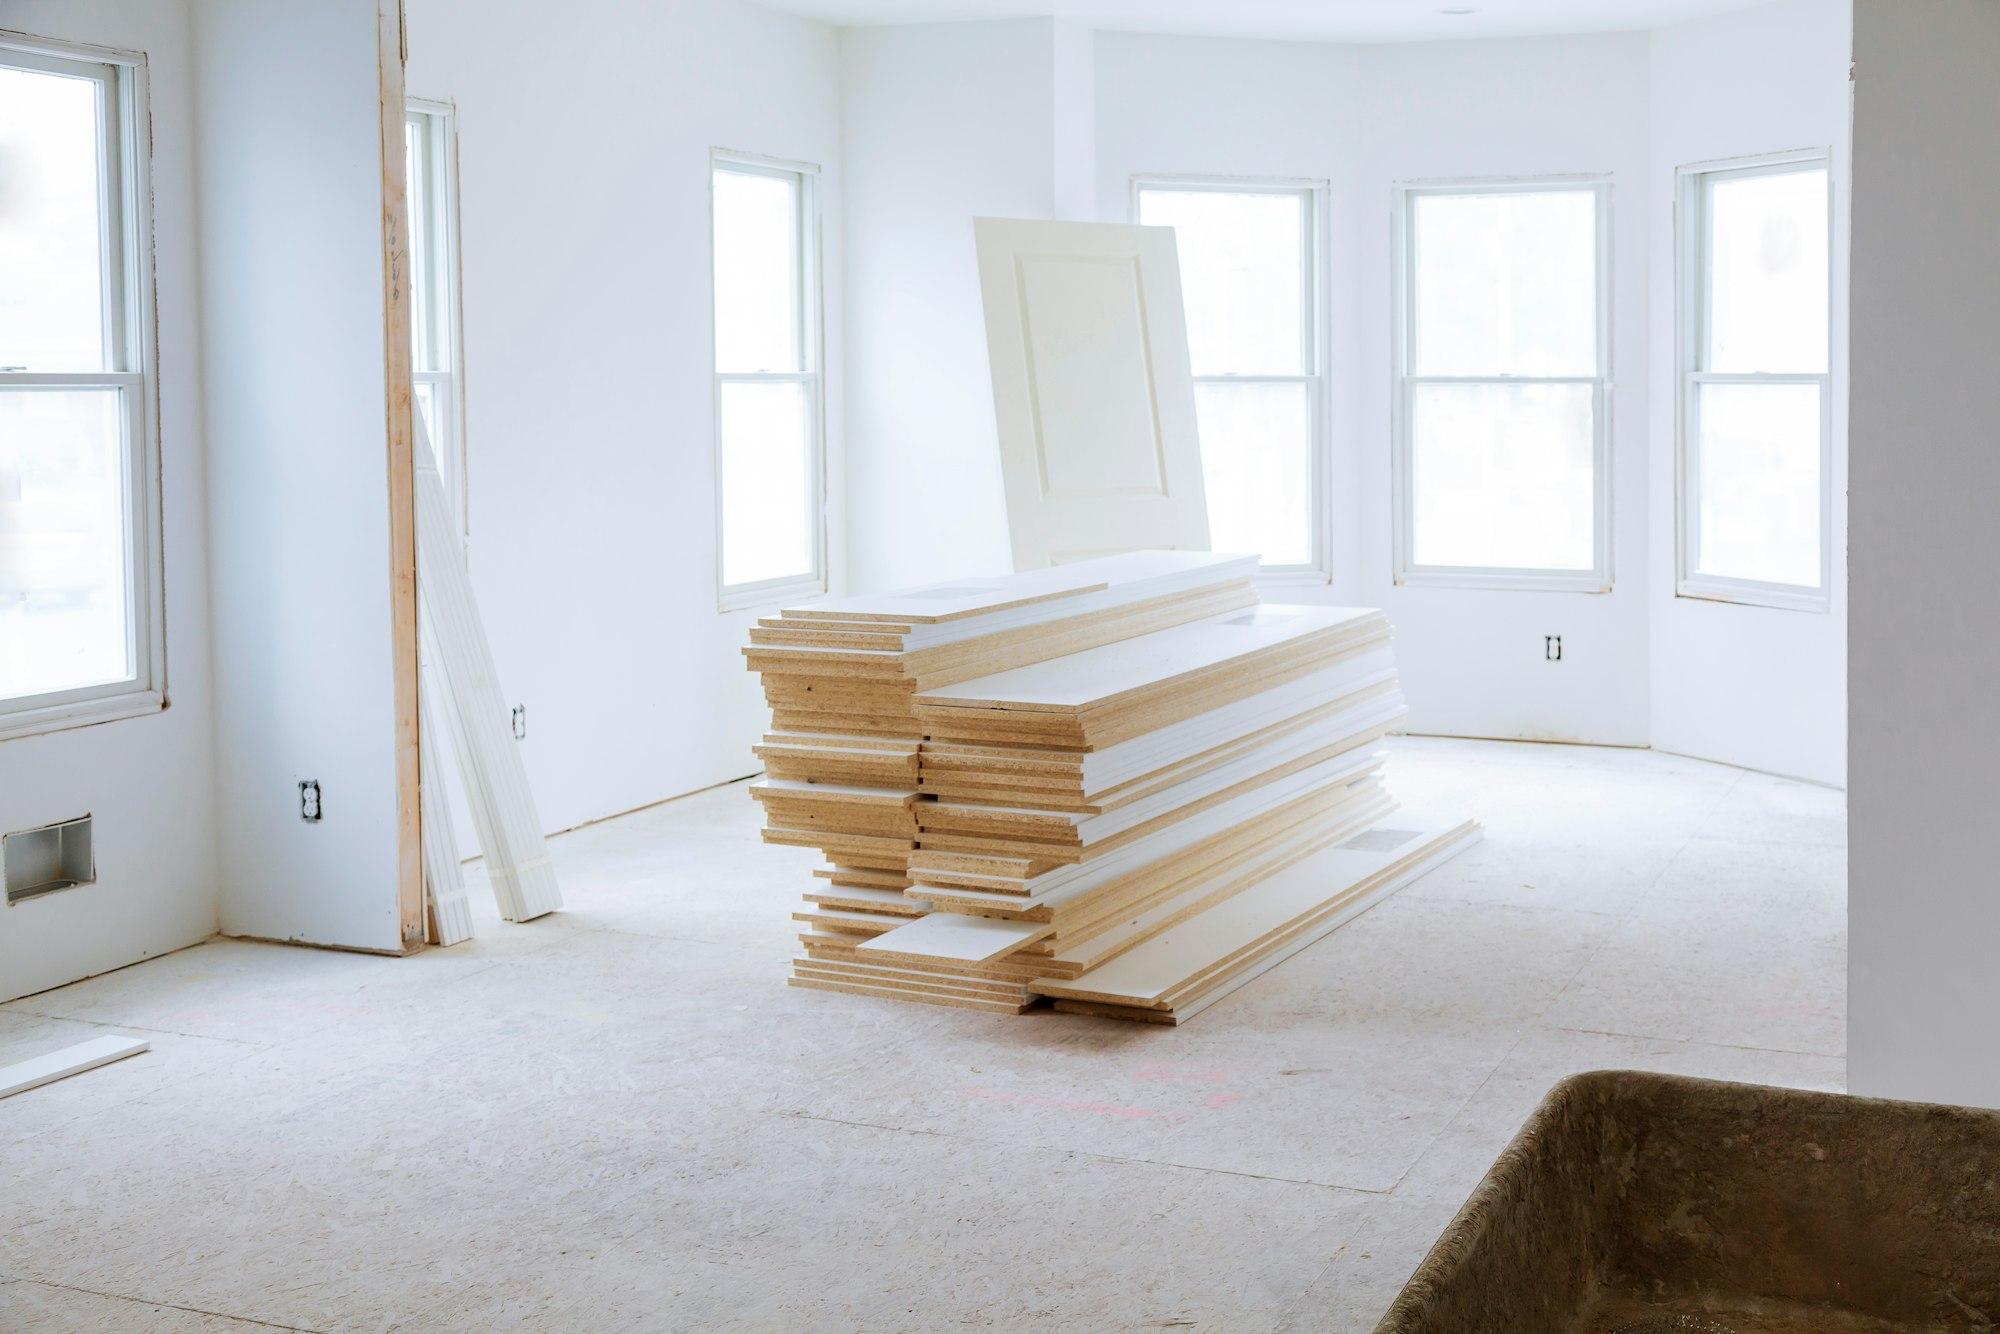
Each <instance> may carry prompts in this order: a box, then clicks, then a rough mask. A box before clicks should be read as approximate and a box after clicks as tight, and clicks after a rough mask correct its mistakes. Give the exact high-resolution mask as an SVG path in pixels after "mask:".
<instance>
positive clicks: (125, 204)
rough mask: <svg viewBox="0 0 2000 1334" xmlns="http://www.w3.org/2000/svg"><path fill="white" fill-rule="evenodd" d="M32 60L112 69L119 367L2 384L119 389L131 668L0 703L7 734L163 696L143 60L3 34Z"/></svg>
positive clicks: (115, 352)
mask: <svg viewBox="0 0 2000 1334" xmlns="http://www.w3.org/2000/svg"><path fill="white" fill-rule="evenodd" d="M6 53H16V54H19V55H22V56H26V57H28V60H27V61H26V62H24V63H27V64H31V65H33V66H38V67H40V66H48V65H54V66H56V67H61V66H62V65H63V64H64V63H65V62H67V63H69V64H72V65H75V64H84V65H97V66H108V67H110V69H111V75H110V77H109V79H108V80H107V79H106V78H105V77H103V76H101V75H94V74H90V73H89V72H88V71H83V72H81V73H82V76H83V77H90V78H93V79H94V80H95V81H96V82H98V83H99V85H100V86H101V87H102V88H104V90H105V94H104V95H106V96H108V97H110V98H111V99H113V105H112V106H111V107H110V108H109V109H110V111H111V113H112V114H110V115H109V116H107V117H106V118H105V121H104V134H105V138H106V146H107V147H108V148H109V150H110V151H109V152H107V153H106V154H105V155H104V158H105V161H104V170H103V175H102V179H101V181H100V185H99V189H100V190H101V191H102V192H103V195H104V198H103V201H102V202H103V204H104V206H105V207H104V211H105V216H106V217H108V218H116V219H117V226H116V229H115V230H116V235H115V236H108V237H107V238H106V253H105V255H104V257H103V263H104V274H103V287H104V291H105V314H106V316H107V319H106V322H105V327H106V330H107V332H108V333H109V334H111V335H112V336H113V337H115V338H116V339H117V344H116V345H115V346H113V347H110V348H107V352H108V353H109V354H110V355H109V356H108V358H107V360H108V362H109V364H110V365H111V366H112V367H113V368H114V369H112V370H109V371H91V372H5V373H0V390H4V389H8V388H12V389H15V390H34V389H61V388H72V387H105V388H116V389H118V390H119V399H120V403H121V406H122V408H123V424H122V425H123V431H122V434H123V447H124V455H125V459H124V462H125V476H126V489H125V531H126V540H127V544H128V550H127V553H126V554H127V566H126V575H125V578H126V587H127V590H128V591H127V604H128V605H127V623H126V624H127V629H126V633H127V636H128V652H129V655H130V661H131V662H132V665H133V671H132V675H130V676H129V677H126V678H124V679H122V680H119V681H112V682H106V683H103V684H100V685H93V686H85V687H80V688H78V689H74V690H64V691H53V692H47V693H44V694H40V695H26V696H20V697H17V698H14V699H10V700H0V740H7V739H10V738H14V737H20V736H29V735H34V734H37V733H44V732H55V731H61V730H63V729H66V728H70V727H85V726H90V725H92V724H96V723H104V722H111V721H114V720H118V719H123V718H133V717H139V716H141V715H144V714H148V713H156V712H158V711H159V710H161V709H164V708H165V707H166V706H167V703H168V699H169V696H168V690H167V642H166V570H165V555H164V551H163V548H162V539H161V529H162V526H163V520H162V513H161V480H160V471H161V456H160V437H159V375H158V352H157V348H156V347H155V328H156V323H155V321H156V316H155V293H154V289H153V216H152V200H153V189H152V175H151V172H152V117H151V114H150V110H149V107H150V102H149V91H150V90H149V85H148V79H147V66H146V57H145V55H144V53H142V52H136V51H121V50H114V49H111V48H107V47H99V46H93V45H89V44H86V43H79V42H62V41H54V40H48V39H43V38H37V37H31V36H28V35H26V34H22V33H14V32H0V55H4V54H6Z"/></svg>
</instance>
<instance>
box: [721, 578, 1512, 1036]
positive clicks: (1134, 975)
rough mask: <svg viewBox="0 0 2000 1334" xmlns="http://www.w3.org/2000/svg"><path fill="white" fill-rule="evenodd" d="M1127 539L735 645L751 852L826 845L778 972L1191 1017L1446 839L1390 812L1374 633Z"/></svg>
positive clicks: (1062, 1006) (1385, 699)
mask: <svg viewBox="0 0 2000 1334" xmlns="http://www.w3.org/2000/svg"><path fill="white" fill-rule="evenodd" d="M1256 571H1257V562H1256V558H1255V557H1251V556H1230V555H1222V554H1213V553H1209V552H1181V551H1142V552H1132V553H1128V554H1125V555H1119V556H1110V557H1105V558H1103V559H1100V560H1092V561H1084V562H1079V563H1077V564H1072V565H1064V566H1059V567H1057V568H1054V569H1048V570H1034V571H1029V572H1026V573H1022V574H1014V575H1006V576H1001V577H998V578H992V579H972V580H962V581H959V582H956V583H951V584H942V585H937V586H934V587H929V588H916V589H908V590H904V591H901V592H895V593H886V594H878V595H872V596H865V597H850V598H830V599H821V600H819V601H817V602H814V603H811V604H810V605H807V606H803V607H796V608H788V609H786V610H784V611H782V612H780V613H779V614H778V615H776V616H770V617H765V618H762V619H760V620H759V621H758V623H757V624H756V626H755V627H753V628H752V630H751V632H750V638H751V642H750V644H749V645H748V646H747V647H746V648H745V649H744V655H745V657H746V659H747V660H748V664H749V666H750V669H751V670H752V671H755V672H757V673H759V674H760V675H761V678H762V681H763V687H764V694H765V698H766V699H767V700H768V701H769V703H770V706H771V718H772V726H771V731H770V732H769V733H768V734H767V735H766V736H765V738H764V742H763V744H762V745H760V746H759V747H757V753H758V756H759V757H760V758H761V759H762V760H763V763H764V769H765V777H764V778H763V779H762V780H760V781H758V782H756V783H754V784H753V785H752V787H751V793H752V795H753V796H755V797H756V799H757V800H758V801H759V802H761V803H762V804H763V808H764V815H765V829H764V838H765V840H766V841H767V842H771V843H781V844H790V845H794V846H804V847H813V848H818V849H819V850H820V851H821V852H823V853H824V854H825V856H826V860H827V865H826V866H825V867H823V868H821V869H819V870H818V871H816V872H815V873H814V874H815V875H816V876H817V877H818V881H819V883H817V884H816V885H815V886H814V887H813V888H812V889H810V890H808V891H807V892H806V894H805V903H804V906H803V907H802V908H801V910H800V911H798V912H797V913H795V914H794V917H795V918H796V920H797V921H799V922H800V923H801V924H802V925H803V928H804V929H803V931H802V933H801V935H800V937H799V939H800V943H801V945H802V946H803V953H802V954H801V955H800V956H799V957H798V958H796V959H795V960H794V963H793V972H792V978H791V982H792V985H794V986H799V987H809V988H815V989H819V990H825V991H840V992H851V993H857V994H860V995H866V996H880V997H888V998H893V999H898V1000H912V1001H924V1002H928V1003H930V1004H935V1005H949V1006H957V1007H961V1008H966V1009H973V1010H988V1011H995V1012H1001V1013H1009V1014H1014V1013H1019V1012H1021V1011H1023V1010H1026V1009H1027V1008H1029V1007H1030V1006H1032V1005H1036V1004H1039V1003H1041V1002H1042V1001H1043V1000H1044V999H1045V998H1046V999H1047V1000H1050V1001H1053V1003H1054V1005H1055V1008H1056V1009H1058V1010H1069V1011H1076V1012H1081V1013H1088V1014H1097V1015H1107V1016H1112V1017H1117V1018H1124V1019H1137V1020H1144V1021H1148V1022H1152V1023H1166V1024H1173V1023H1179V1022H1181V1021H1183V1020H1185V1019H1187V1018H1189V1017H1191V1016H1192V1015H1194V1014H1197V1013H1199V1012H1200V1011H1201V1010H1202V1009H1204V1008H1205V1007H1207V1006H1208V1005H1209V1004H1211V1003H1212V1002H1213V1001H1215V1000H1217V999H1218V998H1220V997H1222V996H1224V995H1226V994H1228V993H1229V992H1230V991H1233V990H1234V989H1235V988H1237V987H1239V986H1241V985H1242V984H1243V983H1245V982H1247V981H1248V980H1250V979H1251V978H1253V977H1255V976H1257V975H1258V974H1259V973H1261V972H1263V971H1264V970H1266V969H1268V968H1270V967H1272V966H1274V965H1275V964H1277V963H1279V962H1281V961H1282V960H1283V959H1285V958H1287V957H1288V956H1290V955H1291V954H1293V953H1296V952H1297V951H1298V950H1300V949H1303V948H1304V947H1305V946H1307V945H1309V944H1311V943H1312V942H1313V941H1315V940H1317V939H1319V938H1320V937H1321V936H1323V935H1325V934H1326V933H1327V932H1329V931H1331V930H1333V929H1334V928H1335V927H1337V926H1338V925H1340V924H1341V923H1342V922H1344V921H1346V920H1347V919H1348V918H1350V917H1352V916H1354V915H1355V914H1356V913H1359V912H1361V911H1363V910H1364V909H1366V908H1367V907H1369V906H1370V905H1372V904H1374V903H1376V902H1378V901H1380V900H1381V899H1382V898H1383V897H1385V896H1386V895H1388V894H1391V893H1393V892H1394V891H1395V890H1397V889H1398V888H1400V887H1402V886H1403V885H1405V884H1408V883H1409V882H1410V881H1411V880H1413V879H1415V878H1417V877H1418V876H1420V875H1422V874H1423V873H1424V872H1426V871H1428V870H1429V869H1430V868H1431V867H1433V866H1435V865H1437V864H1438V863H1440V862H1442V861H1444V860H1445V859H1447V858H1449V857H1451V856H1452V855H1454V854H1455V853H1457V852H1459V851H1460V850H1462V849H1463V848H1465V847H1466V846H1468V845H1469V844H1470V843H1472V842H1473V841H1474V840H1476V839H1477V838H1478V835H1479V829H1478V826H1477V825H1476V824H1475V823H1473V822H1472V821H1469V820H1447V819H1437V818H1431V817H1427V816H1421V815H1404V814H1393V815H1392V813H1393V812H1395V810H1396V807H1395V803H1394V802H1393V801H1392V800H1391V799H1390V798H1389V796H1388V794H1387V792H1386V791H1385V790H1384V787H1383V782H1382V767H1383V760H1384V757H1383V755H1382V754H1381V753H1380V752H1379V751H1378V750H1377V749H1376V748H1375V744H1376V743H1377V742H1379V741H1380V740H1381V738H1382V737H1383V736H1385V735H1386V734H1387V733H1388V732H1389V731H1390V730H1391V729H1393V728H1394V727H1395V726H1396V725H1397V723H1398V722H1399V721H1400V720H1401V719H1402V717H1403V715H1404V706H1403V696H1402V692H1401V690H1400V689H1399V687H1398V684H1397V677H1396V664H1395V657H1394V654H1393V652H1392V651H1391V649H1390V647H1389V625H1388V622H1387V620H1386V619H1385V618H1384V617H1383V615H1382V614H1381V613H1380V612H1379V611H1375V610H1371V609H1367V608H1356V607H1324V606H1281V605H1271V604H1260V602H1259V600H1258V595H1257V587H1256V583H1255V576H1256Z"/></svg>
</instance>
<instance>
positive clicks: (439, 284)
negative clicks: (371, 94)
mask: <svg viewBox="0 0 2000 1334" xmlns="http://www.w3.org/2000/svg"><path fill="white" fill-rule="evenodd" d="M403 119H404V121H405V123H412V122H415V123H417V125H418V130H419V132H420V133H422V134H423V136H424V139H425V144H424V149H425V153H426V155H427V156H426V164H427V166H428V167H429V170H428V171H427V172H426V173H425V174H424V176H423V178H422V179H421V180H420V182H419V185H420V186H421V188H422V189H423V191H424V204H425V206H426V207H425V211H424V216H425V217H426V219H428V221H429V224H430V226H429V228H428V230H429V233H430V234H429V235H428V236H427V237H425V238H423V243H424V244H425V245H426V246H428V247H429V251H430V253H431V255H433V256H434V257H435V258H436V260H437V262H436V264H435V265H434V266H433V267H432V270H431V272H430V275H429V276H430V279H431V284H430V285H431V291H430V292H429V293H427V298H428V300H429V301H430V303H431V306H430V308H431V309H433V310H436V311H439V312H441V314H440V316H439V318H438V320H437V335H438V342H439V346H438V347H437V348H436V349H435V350H436V352H437V355H438V358H439V360H440V361H442V362H443V364H444V365H445V367H446V369H444V370H441V371H424V370H417V369H416V368H415V363H414V359H413V361H412V368H411V374H410V383H411V385H412V386H413V387H414V386H416V385H419V384H428V385H430V386H431V387H432V389H431V392H432V395H433V396H434V397H435V398H436V399H438V401H440V402H442V403H443V404H444V414H443V415H444V418H445V420H444V422H443V429H442V430H441V431H440V432H439V435H441V436H442V437H443V439H442V440H433V441H431V447H432V449H433V450H434V451H435V452H436V453H437V456H438V472H439V473H440V474H441V475H442V476H443V478H444V484H445V492H446V494H447V495H449V496H450V497H451V505H452V509H453V511H454V512H455V513H454V516H453V517H454V520H455V521H456V522H457V524H458V531H459V537H460V539H461V540H470V538H471V536H472V495H471V484H470V478H471V464H470V460H469V458H468V455H467V449H466V441H467V436H466V430H465V315H464V309H463V306H462V304H461V298H460V287H461V284H462V281H463V280H462V277H461V273H460V261H459V226H458V107H457V105H456V104H454V103H452V102H448V101H438V100H434V99H432V98H427V97H411V98H407V99H406V100H405V103H404V112H403ZM411 241H412V243H413V245H414V244H415V243H416V242H417V238H415V237H412V238H411Z"/></svg>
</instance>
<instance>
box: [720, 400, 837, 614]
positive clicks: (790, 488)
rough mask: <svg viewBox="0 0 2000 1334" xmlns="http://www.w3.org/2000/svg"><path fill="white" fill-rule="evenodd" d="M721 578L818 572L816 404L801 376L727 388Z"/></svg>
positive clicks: (734, 580) (735, 580)
mask: <svg viewBox="0 0 2000 1334" xmlns="http://www.w3.org/2000/svg"><path fill="white" fill-rule="evenodd" d="M720 398H721V404H720V407H721V413H722V581H723V582H724V583H725V584H751V583H758V582H761V581H763V580H765V579H782V578H786V577H788V576H791V575H809V574H811V573H812V572H813V566H814V564H815V562H814V560H813V513H812V495H813V483H814V478H813V457H812V439H813V436H812V416H811V413H812V404H811V395H810V394H809V392H808V390H807V388H806V386H805V385H803V384H800V383H798V382H796V381H789V380H782V381H769V382H761V383H760V382H750V383H743V382H735V383H727V384H724V385H722V386H721V396H720Z"/></svg>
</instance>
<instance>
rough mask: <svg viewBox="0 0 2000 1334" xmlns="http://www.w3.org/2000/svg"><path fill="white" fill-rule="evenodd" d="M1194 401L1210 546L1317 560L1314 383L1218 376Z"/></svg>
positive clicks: (1199, 388)
mask: <svg viewBox="0 0 2000 1334" xmlns="http://www.w3.org/2000/svg"><path fill="white" fill-rule="evenodd" d="M1194 406H1195V416H1196V419H1197V426H1198V429H1199V430H1200V433H1201V471H1202V481H1203V483H1204V484H1205V485H1206V487H1207V489H1208V544H1209V547H1210V548H1211V549H1212V550H1215V551H1254V552H1256V553H1257V554H1259V555H1260V556H1262V557H1263V558H1264V563H1265V564H1266V565H1310V564H1312V558H1313V557H1312V386H1311V385H1310V384H1309V383H1305V382H1301V381H1291V382H1279V383H1275V384H1273V383H1266V382H1256V381H1253V382H1251V383H1248V384H1226V383H1217V382H1215V381H1212V380H1211V381H1207V382H1204V383H1201V384H1197V385H1196V386H1195V387H1194Z"/></svg>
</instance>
